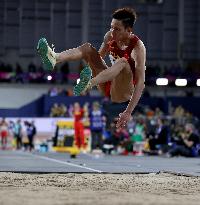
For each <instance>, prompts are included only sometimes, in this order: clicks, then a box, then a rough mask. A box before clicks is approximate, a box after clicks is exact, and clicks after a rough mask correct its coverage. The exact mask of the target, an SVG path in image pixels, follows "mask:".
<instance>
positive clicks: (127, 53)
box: [108, 35, 140, 84]
mask: <svg viewBox="0 0 200 205" xmlns="http://www.w3.org/2000/svg"><path fill="white" fill-rule="evenodd" d="M138 40H140V39H139V38H138V37H137V36H136V35H132V37H131V39H130V43H129V45H128V46H127V47H126V48H125V49H124V50H122V49H120V48H119V47H118V45H117V42H116V41H115V40H111V41H109V42H108V46H109V48H108V51H109V57H110V60H111V63H112V64H114V63H115V61H116V60H117V59H119V58H122V57H124V58H126V59H127V61H128V63H129V65H130V67H131V70H132V73H133V84H135V80H134V76H135V62H134V60H133V59H132V58H131V52H132V50H133V48H134V47H135V45H136V44H137V41H138Z"/></svg>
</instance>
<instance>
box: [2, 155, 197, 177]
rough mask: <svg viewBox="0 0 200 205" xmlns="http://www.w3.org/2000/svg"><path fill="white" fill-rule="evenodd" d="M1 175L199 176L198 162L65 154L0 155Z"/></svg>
mask: <svg viewBox="0 0 200 205" xmlns="http://www.w3.org/2000/svg"><path fill="white" fill-rule="evenodd" d="M0 171H1V172H4V171H6V172H7V171H8V172H27V173H69V172H74V173H76V172H78V173H86V172H93V173H94V172H96V173H155V172H172V173H177V174H185V175H195V176H200V158H182V157H178V158H163V157H155V156H142V157H135V156H107V155H106V156H97V155H91V154H80V155H78V156H77V158H75V159H71V158H70V156H69V154H67V153H52V152H51V153H34V154H31V153H28V152H22V151H0Z"/></svg>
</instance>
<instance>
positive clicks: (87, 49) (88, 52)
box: [81, 43, 97, 59]
mask: <svg viewBox="0 0 200 205" xmlns="http://www.w3.org/2000/svg"><path fill="white" fill-rule="evenodd" d="M81 49H82V52H83V57H84V58H85V59H88V58H90V57H91V56H92V54H93V53H94V52H97V51H96V49H95V48H94V47H93V46H92V45H91V44H90V43H84V44H83V45H82V48H81Z"/></svg>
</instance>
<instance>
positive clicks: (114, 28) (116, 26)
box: [110, 19, 131, 41]
mask: <svg viewBox="0 0 200 205" xmlns="http://www.w3.org/2000/svg"><path fill="white" fill-rule="evenodd" d="M110 31H111V35H112V37H113V40H115V41H123V40H124V39H127V38H128V37H129V35H130V33H131V28H125V27H124V25H123V23H122V21H120V20H117V19H112V22H111V28H110Z"/></svg>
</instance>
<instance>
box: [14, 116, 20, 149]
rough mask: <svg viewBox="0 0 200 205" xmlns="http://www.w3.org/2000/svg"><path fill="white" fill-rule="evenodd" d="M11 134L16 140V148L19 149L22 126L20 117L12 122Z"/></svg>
mask: <svg viewBox="0 0 200 205" xmlns="http://www.w3.org/2000/svg"><path fill="white" fill-rule="evenodd" d="M13 134H14V138H15V140H16V148H17V149H21V148H22V126H21V120H20V119H18V120H17V122H16V123H15V124H14V127H13Z"/></svg>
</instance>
